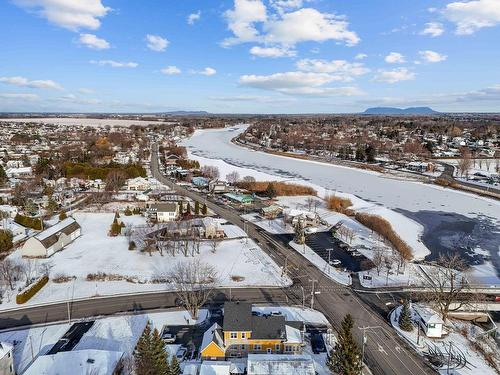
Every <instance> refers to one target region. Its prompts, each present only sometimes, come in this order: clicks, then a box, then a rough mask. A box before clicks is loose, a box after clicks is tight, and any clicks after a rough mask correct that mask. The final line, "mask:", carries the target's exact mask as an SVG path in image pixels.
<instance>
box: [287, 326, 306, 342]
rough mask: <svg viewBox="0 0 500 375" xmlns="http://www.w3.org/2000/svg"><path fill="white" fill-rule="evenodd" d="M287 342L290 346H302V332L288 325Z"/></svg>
mask: <svg viewBox="0 0 500 375" xmlns="http://www.w3.org/2000/svg"><path fill="white" fill-rule="evenodd" d="M285 330H286V342H287V343H289V344H301V343H302V334H301V333H300V330H299V329H297V328H294V327H292V326H289V325H286V326H285Z"/></svg>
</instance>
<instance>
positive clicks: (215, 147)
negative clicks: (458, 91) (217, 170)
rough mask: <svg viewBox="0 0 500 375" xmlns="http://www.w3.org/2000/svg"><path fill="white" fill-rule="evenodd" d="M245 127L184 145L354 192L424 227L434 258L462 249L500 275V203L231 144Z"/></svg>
mask: <svg viewBox="0 0 500 375" xmlns="http://www.w3.org/2000/svg"><path fill="white" fill-rule="evenodd" d="M244 129H245V127H244V126H240V127H235V128H226V129H221V130H219V129H218V130H204V131H197V132H196V133H195V134H194V135H193V137H191V138H190V139H188V140H186V141H185V145H186V146H187V147H188V149H189V151H190V152H191V153H192V154H194V155H196V156H200V157H204V158H210V159H219V160H223V161H224V162H226V163H229V164H231V165H235V166H238V167H243V168H247V169H251V170H255V171H259V172H264V173H267V174H271V175H274V176H279V177H281V178H287V179H288V178H289V179H290V180H304V181H308V182H310V183H313V184H315V185H318V186H321V187H323V188H325V189H328V190H330V191H332V192H333V191H339V192H346V193H351V194H354V195H356V196H358V197H360V198H362V199H364V200H366V201H370V202H373V203H376V204H379V205H383V206H385V207H387V208H390V209H393V210H395V211H398V212H400V213H402V214H404V215H405V216H407V217H410V218H412V219H414V220H415V221H417V222H419V223H420V224H422V225H423V226H424V233H423V236H422V241H423V242H424V244H425V245H426V246H427V247H428V248H429V249H430V250H431V252H432V254H431V255H430V256H429V258H433V257H436V256H437V255H438V254H439V253H442V252H447V251H453V250H459V251H460V252H461V253H462V254H463V255H464V256H465V257H466V258H467V259H468V260H469V262H470V263H476V264H478V263H483V261H484V260H487V259H491V261H492V263H493V265H494V266H495V268H496V269H497V273H498V270H500V260H499V250H500V230H499V228H500V203H499V202H498V201H494V200H490V199H486V198H482V197H478V196H474V195H472V194H468V193H463V192H459V191H455V190H451V189H444V188H440V187H437V186H433V185H427V184H423V183H418V182H409V181H403V180H399V179H393V178H388V177H385V176H383V175H381V174H377V173H373V172H366V171H362V170H358V169H353V168H346V167H341V166H335V165H330V164H324V163H317V162H310V161H304V160H298V159H292V158H287V157H280V156H276V155H271V154H266V153H263V152H256V151H253V150H249V149H246V148H244V147H240V146H236V145H234V144H233V143H231V139H232V138H233V137H235V136H237V135H238V134H239V133H240V132H242V131H243V130H244ZM240 174H241V173H240Z"/></svg>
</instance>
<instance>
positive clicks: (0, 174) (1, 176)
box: [0, 165, 8, 186]
mask: <svg viewBox="0 0 500 375" xmlns="http://www.w3.org/2000/svg"><path fill="white" fill-rule="evenodd" d="M7 180H8V178H7V174H6V173H5V169H3V167H2V166H1V165H0V186H3V185H4V184H5V183H6V182H7Z"/></svg>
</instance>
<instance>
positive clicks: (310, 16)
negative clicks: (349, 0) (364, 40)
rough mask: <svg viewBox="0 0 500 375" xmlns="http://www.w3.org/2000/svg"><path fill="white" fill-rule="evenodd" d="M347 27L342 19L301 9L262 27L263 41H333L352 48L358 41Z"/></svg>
mask: <svg viewBox="0 0 500 375" xmlns="http://www.w3.org/2000/svg"><path fill="white" fill-rule="evenodd" d="M348 26H349V24H348V22H347V21H346V20H345V18H344V17H341V16H336V15H334V14H328V13H321V12H319V11H317V10H316V9H313V8H303V9H299V10H296V11H294V12H291V13H285V14H283V15H282V17H281V19H273V20H271V21H270V22H268V23H267V24H266V25H265V26H264V29H265V31H266V36H265V40H266V41H267V42H270V43H281V44H286V45H294V44H296V43H300V42H307V41H314V42H325V41H327V40H335V41H338V42H344V43H345V44H346V45H348V46H353V45H356V44H358V43H359V41H360V39H359V37H358V35H357V34H356V33H355V32H353V31H350V30H349V29H348Z"/></svg>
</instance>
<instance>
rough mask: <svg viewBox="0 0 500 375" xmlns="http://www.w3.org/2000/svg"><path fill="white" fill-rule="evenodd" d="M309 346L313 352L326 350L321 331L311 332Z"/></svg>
mask: <svg viewBox="0 0 500 375" xmlns="http://www.w3.org/2000/svg"><path fill="white" fill-rule="evenodd" d="M311 348H312V351H313V353H314V354H319V353H324V352H326V346H325V341H324V340H323V335H322V334H321V333H313V334H312V335H311Z"/></svg>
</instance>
